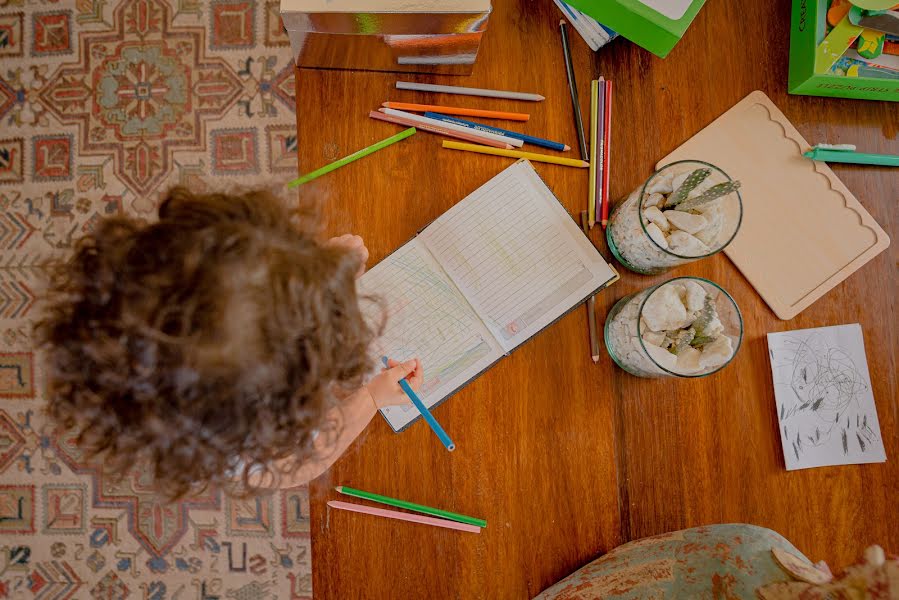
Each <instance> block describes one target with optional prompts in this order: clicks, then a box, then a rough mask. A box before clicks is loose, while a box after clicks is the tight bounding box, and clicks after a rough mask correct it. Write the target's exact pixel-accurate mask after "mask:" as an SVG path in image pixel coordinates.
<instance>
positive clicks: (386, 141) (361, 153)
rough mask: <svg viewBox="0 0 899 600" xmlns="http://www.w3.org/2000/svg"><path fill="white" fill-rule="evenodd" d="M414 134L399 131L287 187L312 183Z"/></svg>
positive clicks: (410, 130) (304, 176) (297, 179)
mask: <svg viewBox="0 0 899 600" xmlns="http://www.w3.org/2000/svg"><path fill="white" fill-rule="evenodd" d="M414 133H415V128H414V127H410V128H409V129H406V130H405V131H401V132H399V133H398V134H396V135H392V136H390V137H389V138H385V139H383V140H381V141H380V142H377V143H375V144H372V145H371V146H369V147H368V148H363V149H362V150H357V151H356V152H353V153H352V154H350V155H349V156H344V157H343V158H340V159H337V160H335V161H334V162H332V163H331V164H328V165H325V166H324V167H321V168H318V169H316V170H314V171H312V172H310V173H306V174H305V175H302V176H301V177H298V178H296V179H294V180H293V181H291V182H290V183H288V184H287V187H288V188H294V187H297V186H299V185H303V184H304V183H308V182H310V181H312V180H313V179H315V178H317V177H321V176H322V175H324V174H325V173H330V172H331V171H333V170H334V169H339V168H340V167H342V166H344V165H347V164H349V163H351V162H353V161H354V160H359V159H360V158H363V157H365V156H368V155H369V154H371V153H373V152H377V151H378V150H381V149H382V148H386V147H387V146H389V145H390V144H395V143H396V142H398V141H400V140H404V139H406V138H407V137H409V136H410V135H413V134H414Z"/></svg>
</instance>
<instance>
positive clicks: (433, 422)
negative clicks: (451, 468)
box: [381, 356, 456, 452]
mask: <svg viewBox="0 0 899 600" xmlns="http://www.w3.org/2000/svg"><path fill="white" fill-rule="evenodd" d="M381 362H382V363H384V367H385V368H386V367H389V366H390V361H389V360H388V359H387V357H386V356H382V357H381ZM397 383H398V384H400V387H401V388H402V389H403V391H404V392H405V393H406V396H408V397H409V400H411V401H412V404H413V405H414V406H415V408H417V409H418V412H419V413H421V417H422V418H423V419H424V420H425V423H427V424H428V426H429V427H430V428H431V431H433V432H434V435H436V436H437V438H438V439H439V440H440V443H441V444H443V445H444V446H445V447H446V449H447V450H449V451H450V452H452V451H453V450H455V449H456V445H455V444H454V443H453V440H451V439H450V436H449V434H448V433H447V432H446V431H444V429H443V427H441V426H440V423H438V422H437V419H435V418H434V415H432V414H431V411H429V410H428V407H427V406H425V403H424V402H422V401H421V398H419V397H418V394H416V393H415V390H413V389H412V386H411V385H409V382H408V381H406V380H405V379H400V380H399V381H397Z"/></svg>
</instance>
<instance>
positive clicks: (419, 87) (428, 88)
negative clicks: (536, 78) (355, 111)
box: [396, 81, 544, 102]
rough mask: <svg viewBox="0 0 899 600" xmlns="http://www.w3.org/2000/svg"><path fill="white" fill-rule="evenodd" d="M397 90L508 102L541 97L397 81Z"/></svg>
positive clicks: (525, 93)
mask: <svg viewBox="0 0 899 600" xmlns="http://www.w3.org/2000/svg"><path fill="white" fill-rule="evenodd" d="M396 89H398V90H415V91H417V92H438V93H441V94H461V95H463V96H483V97H484V98H508V99H509V100H528V101H530V102H540V101H541V100H543V99H544V98H543V96H541V95H540V94H529V93H527V92H507V91H505V90H485V89H482V88H470V87H461V86H458V85H433V84H430V83H414V82H412V81H397V82H396Z"/></svg>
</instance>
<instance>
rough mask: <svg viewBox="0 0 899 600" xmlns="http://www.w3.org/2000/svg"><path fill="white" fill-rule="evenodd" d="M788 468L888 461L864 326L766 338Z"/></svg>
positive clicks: (801, 332) (800, 331)
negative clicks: (870, 372) (873, 389)
mask: <svg viewBox="0 0 899 600" xmlns="http://www.w3.org/2000/svg"><path fill="white" fill-rule="evenodd" d="M768 353H769V357H770V359H771V372H772V375H773V378H774V398H775V401H776V403H777V418H778V424H779V426H780V435H781V442H782V445H783V451H784V460H785V462H786V467H787V470H794V469H806V468H810V467H823V466H831V465H849V464H859V463H875V462H884V461H885V460H886V453H885V451H884V446H883V438H882V437H881V434H880V424H879V422H878V420H877V408H876V406H875V403H874V395H873V393H872V390H871V378H870V376H869V374H868V362H867V359H866V357H865V346H864V340H863V338H862V330H861V327H860V326H859V325H858V324H857V323H856V324H853V325H839V326H835V327H818V328H814V329H802V330H797V331H786V332H783V333H769V334H768Z"/></svg>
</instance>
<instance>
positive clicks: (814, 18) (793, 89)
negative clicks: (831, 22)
mask: <svg viewBox="0 0 899 600" xmlns="http://www.w3.org/2000/svg"><path fill="white" fill-rule="evenodd" d="M826 17H827V0H793V12H792V18H791V20H790V76H789V84H788V89H789V92H790V93H791V94H802V95H806V96H833V97H839V98H858V99H862V100H890V101H892V102H896V101H899V79H882V78H874V77H848V76H844V75H832V74H829V73H826V72H825V73H821V72H816V70H815V58H816V55H817V53H818V46H819V45H820V44H821V42H822V41H823V40H824V37H825V33H826V31H827V28H826ZM828 68H829V67H828Z"/></svg>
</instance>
